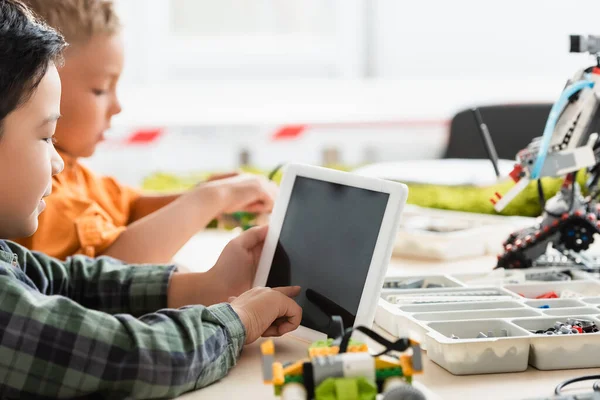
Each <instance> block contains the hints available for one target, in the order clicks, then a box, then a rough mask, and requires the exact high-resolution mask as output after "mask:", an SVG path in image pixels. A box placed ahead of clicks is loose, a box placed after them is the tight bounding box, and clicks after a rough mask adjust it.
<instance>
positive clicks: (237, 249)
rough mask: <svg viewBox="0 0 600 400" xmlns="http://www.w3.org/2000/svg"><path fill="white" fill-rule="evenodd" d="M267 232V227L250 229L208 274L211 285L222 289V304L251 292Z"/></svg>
mask: <svg viewBox="0 0 600 400" xmlns="http://www.w3.org/2000/svg"><path fill="white" fill-rule="evenodd" d="M267 231H268V226H261V227H256V228H251V229H248V230H247V231H245V232H244V233H242V234H241V235H240V236H238V237H237V238H235V239H233V240H232V241H230V242H229V243H228V244H227V246H225V249H223V251H222V252H221V255H220V256H219V259H218V260H217V262H216V264H215V265H214V267H212V268H211V269H210V270H209V271H208V272H207V273H206V275H207V278H208V279H209V281H210V282H212V284H213V285H214V286H215V287H217V288H220V293H221V296H220V300H222V301H227V299H228V298H229V297H230V296H238V295H240V294H241V293H243V292H245V291H247V290H250V289H251V288H252V284H253V282H254V277H255V275H256V268H257V267H258V261H259V260H260V255H261V253H262V248H263V244H264V242H265V238H266V236H267Z"/></svg>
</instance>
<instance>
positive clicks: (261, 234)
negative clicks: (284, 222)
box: [234, 225, 269, 249]
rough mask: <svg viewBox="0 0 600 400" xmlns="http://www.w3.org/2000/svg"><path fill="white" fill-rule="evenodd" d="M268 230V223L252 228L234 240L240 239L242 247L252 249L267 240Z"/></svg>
mask: <svg viewBox="0 0 600 400" xmlns="http://www.w3.org/2000/svg"><path fill="white" fill-rule="evenodd" d="M268 230H269V226H268V225H263V226H258V227H255V228H250V229H248V230H247V231H245V232H244V233H242V234H241V235H240V236H238V237H237V238H236V239H234V240H236V241H238V242H239V244H240V245H241V246H242V248H244V249H252V248H254V247H256V246H258V245H259V244H261V243H263V242H264V241H265V238H266V237H267V232H268Z"/></svg>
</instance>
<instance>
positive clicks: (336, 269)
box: [254, 164, 408, 340]
mask: <svg viewBox="0 0 600 400" xmlns="http://www.w3.org/2000/svg"><path fill="white" fill-rule="evenodd" d="M407 195H408V189H407V187H406V186H405V185H403V184H401V183H395V182H391V181H385V180H381V179H377V178H368V177H364V176H359V175H355V174H352V173H346V172H340V171H335V170H331V169H326V168H320V167H313V166H308V165H299V164H291V165H288V166H287V167H286V168H285V170H284V176H283V180H282V182H281V189H280V193H279V197H278V199H277V202H276V204H275V207H274V210H273V214H272V216H271V221H270V228H269V233H268V234H267V238H266V241H265V244H264V247H263V251H262V256H261V259H260V262H259V264H258V269H257V273H256V278H255V281H254V285H255V286H269V287H278V286H290V285H291V286H293V285H298V286H301V287H302V292H301V294H300V295H299V296H298V297H297V298H296V301H297V302H298V304H299V305H300V306H301V307H302V309H303V317H302V324H301V326H300V328H299V329H298V330H297V331H295V332H294V335H295V336H298V337H301V338H303V339H306V340H317V339H322V338H323V337H324V336H325V335H327V334H334V333H335V331H333V329H334V328H335V327H334V326H331V324H330V322H331V316H332V315H340V316H341V317H342V319H343V320H344V325H345V327H350V326H356V325H366V326H371V324H372V323H373V318H374V315H375V310H376V307H377V299H378V297H379V293H380V291H381V288H382V286H383V281H384V277H385V273H386V270H387V266H388V263H389V261H390V257H391V254H392V249H393V246H394V242H395V238H396V234H397V232H398V227H399V223H400V215H401V213H402V209H403V207H404V204H405V202H406V197H407Z"/></svg>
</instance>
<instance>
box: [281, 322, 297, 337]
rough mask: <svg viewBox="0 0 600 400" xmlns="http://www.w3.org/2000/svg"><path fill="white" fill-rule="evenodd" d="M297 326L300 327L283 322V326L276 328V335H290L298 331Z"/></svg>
mask: <svg viewBox="0 0 600 400" xmlns="http://www.w3.org/2000/svg"><path fill="white" fill-rule="evenodd" d="M298 325H300V323H298V324H295V323H292V322H291V321H285V322H284V323H283V324H281V325H279V326H277V333H278V334H279V336H281V335H285V334H286V333H290V332H292V331H295V330H296V329H298Z"/></svg>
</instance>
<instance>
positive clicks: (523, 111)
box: [444, 103, 552, 160]
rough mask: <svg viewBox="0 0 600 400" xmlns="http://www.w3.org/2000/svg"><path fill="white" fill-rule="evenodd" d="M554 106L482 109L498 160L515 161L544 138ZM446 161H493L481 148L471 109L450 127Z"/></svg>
mask: <svg viewBox="0 0 600 400" xmlns="http://www.w3.org/2000/svg"><path fill="white" fill-rule="evenodd" d="M551 108H552V104H550V103H548V104H510V105H498V106H484V107H478V109H479V111H480V112H481V115H482V116H483V120H484V121H485V124H486V125H487V127H488V128H489V132H490V135H491V139H492V140H493V142H494V144H495V147H496V152H497V154H498V157H499V158H501V159H505V160H514V159H515V157H516V155H517V153H518V152H519V150H521V149H524V148H525V147H527V145H528V144H529V143H530V142H531V140H532V139H533V138H535V137H538V136H542V134H543V133H544V127H545V126H546V121H547V119H548V114H550V109H551ZM444 158H469V159H487V158H489V155H488V152H487V149H486V148H485V147H484V146H482V145H481V133H480V128H479V127H478V126H477V123H476V122H475V120H474V119H473V113H472V111H471V109H468V110H464V111H461V112H459V113H458V114H456V115H455V116H454V118H453V119H452V122H451V124H450V139H449V141H448V147H447V148H446V153H445V154H444Z"/></svg>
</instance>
